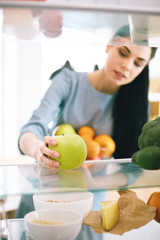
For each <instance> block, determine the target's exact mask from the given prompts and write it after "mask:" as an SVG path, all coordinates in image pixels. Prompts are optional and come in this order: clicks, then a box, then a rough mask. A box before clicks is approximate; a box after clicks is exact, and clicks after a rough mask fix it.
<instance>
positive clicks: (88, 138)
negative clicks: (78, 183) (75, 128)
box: [81, 134, 92, 142]
mask: <svg viewBox="0 0 160 240" xmlns="http://www.w3.org/2000/svg"><path fill="white" fill-rule="evenodd" d="M81 137H82V138H83V140H84V141H85V142H88V141H90V140H92V137H91V136H90V135H86V134H84V135H81Z"/></svg>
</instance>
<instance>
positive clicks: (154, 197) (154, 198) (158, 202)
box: [147, 192, 160, 223]
mask: <svg viewBox="0 0 160 240" xmlns="http://www.w3.org/2000/svg"><path fill="white" fill-rule="evenodd" d="M147 204H148V205H149V206H152V207H156V208H157V209H156V216H155V218H154V219H155V220H156V221H157V222H159V223H160V192H154V193H152V194H151V196H150V197H149V199H148V202H147Z"/></svg>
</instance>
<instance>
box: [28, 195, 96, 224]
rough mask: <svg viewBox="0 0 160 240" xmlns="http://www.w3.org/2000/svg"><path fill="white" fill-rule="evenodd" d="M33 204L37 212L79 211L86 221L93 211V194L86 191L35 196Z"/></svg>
mask: <svg viewBox="0 0 160 240" xmlns="http://www.w3.org/2000/svg"><path fill="white" fill-rule="evenodd" d="M48 201H51V202H48ZM33 203H34V207H35V210H40V209H49V208H50V209H61V208H63V209H71V210H75V211H79V212H80V213H81V214H82V215H83V220H84V219H85V218H86V217H87V215H88V214H89V212H90V211H91V210H92V205H93V194H92V193H91V192H86V191H85V192H84V191H83V192H55V193H45V194H34V195H33Z"/></svg>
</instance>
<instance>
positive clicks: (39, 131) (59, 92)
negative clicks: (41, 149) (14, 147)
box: [20, 71, 71, 140]
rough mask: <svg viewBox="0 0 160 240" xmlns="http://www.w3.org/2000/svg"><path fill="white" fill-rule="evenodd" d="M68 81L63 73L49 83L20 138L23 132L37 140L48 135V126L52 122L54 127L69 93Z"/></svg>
mask: <svg viewBox="0 0 160 240" xmlns="http://www.w3.org/2000/svg"><path fill="white" fill-rule="evenodd" d="M70 85H71V84H70V81H69V78H68V77H67V74H66V72H65V71H62V72H61V73H59V74H58V75H57V76H56V77H55V78H54V79H53V80H52V82H51V85H50V87H49V88H48V90H47V92H46V93H45V95H44V97H43V99H42V100H41V103H40V105H39V107H38V109H37V110H35V111H34V112H33V115H32V116H31V118H30V119H29V121H28V122H27V123H26V124H25V125H24V126H23V127H22V129H21V131H20V136H21V135H22V134H23V133H24V132H32V133H34V134H35V135H36V136H37V137H38V138H39V139H41V140H42V139H43V137H44V136H45V135H48V124H49V123H50V122H51V121H53V122H54V125H56V123H57V121H58V118H59V116H60V112H61V110H62V106H63V104H65V101H66V100H67V97H68V94H69V92H70V87H71V86H70Z"/></svg>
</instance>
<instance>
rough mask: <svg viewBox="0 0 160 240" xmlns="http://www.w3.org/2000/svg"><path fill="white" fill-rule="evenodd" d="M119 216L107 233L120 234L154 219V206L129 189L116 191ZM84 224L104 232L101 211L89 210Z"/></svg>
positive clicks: (97, 231)
mask: <svg viewBox="0 0 160 240" xmlns="http://www.w3.org/2000/svg"><path fill="white" fill-rule="evenodd" d="M118 193H119V195H120V197H119V200H118V201H119V211H120V218H119V221H118V223H117V224H116V226H115V227H114V228H113V229H112V230H111V231H109V233H113V234H118V235H122V234H123V233H125V232H128V231H130V230H132V229H137V228H140V227H142V226H143V225H145V224H147V223H148V222H150V221H151V220H153V219H154V217H155V215H156V208H155V207H150V206H148V205H147V204H146V203H145V202H144V201H142V200H140V199H139V198H138V197H137V196H136V193H135V192H133V191H130V190H122V191H118ZM84 224H85V225H88V226H90V227H92V228H93V230H94V231H95V232H96V233H103V232H106V231H105V230H103V226H102V214H101V211H91V212H90V213H89V215H88V216H87V218H86V219H85V220H84Z"/></svg>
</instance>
